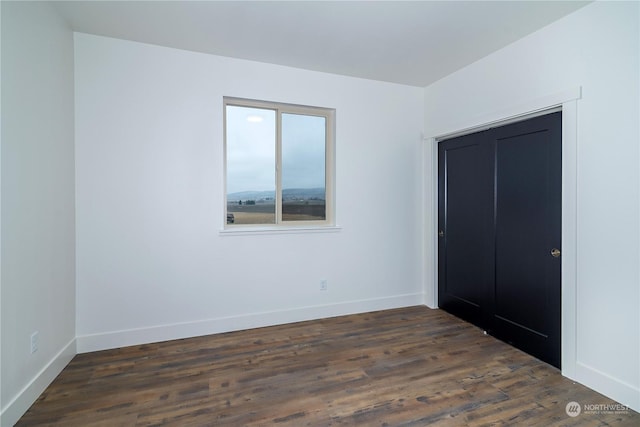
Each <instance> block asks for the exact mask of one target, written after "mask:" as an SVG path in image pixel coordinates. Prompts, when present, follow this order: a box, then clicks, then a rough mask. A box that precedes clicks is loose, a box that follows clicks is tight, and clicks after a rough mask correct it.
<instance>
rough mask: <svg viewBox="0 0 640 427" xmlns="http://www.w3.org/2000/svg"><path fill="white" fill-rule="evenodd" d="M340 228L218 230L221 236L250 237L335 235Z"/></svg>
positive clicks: (245, 228) (306, 227)
mask: <svg viewBox="0 0 640 427" xmlns="http://www.w3.org/2000/svg"><path fill="white" fill-rule="evenodd" d="M340 230H342V227H340V226H337V225H320V226H310V225H306V226H299V227H295V226H290V227H287V226H277V227H251V226H248V227H244V226H240V227H233V228H225V229H223V230H220V235H221V236H250V235H262V234H307V233H337V232H339V231H340Z"/></svg>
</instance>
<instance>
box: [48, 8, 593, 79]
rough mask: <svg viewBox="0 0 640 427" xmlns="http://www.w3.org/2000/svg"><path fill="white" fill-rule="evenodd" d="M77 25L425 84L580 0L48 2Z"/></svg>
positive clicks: (162, 42) (217, 51) (128, 36)
mask: <svg viewBox="0 0 640 427" xmlns="http://www.w3.org/2000/svg"><path fill="white" fill-rule="evenodd" d="M49 3H50V4H51V5H52V6H53V7H54V8H55V9H56V10H57V11H58V12H59V13H60V15H61V16H62V17H63V18H64V19H65V20H66V21H67V22H68V23H69V25H70V27H71V28H72V29H73V30H74V31H78V32H83V33H89V34H95V35H101V36H107V37H113V38H118V39H125V40H131V41H137V42H142V43H148V44H154V45H160V46H166V47H172V48H177V49H183V50H190V51H196V52H202V53H209V54H214V55H220V56H227V57H233V58H240V59H248V60H253V61H258V62H266V63H271V64H278V65H285V66H290V67H295V68H302V69H307V70H313V71H321V72H327V73H333V74H340V75H346V76H353V77H360V78H365V79H372V80H380V81H386V82H392V83H398V84H403V85H410V86H418V87H425V86H428V85H429V84H431V83H433V82H435V81H437V80H439V79H441V78H442V77H445V76H446V75H449V74H451V73H453V72H455V71H457V70H459V69H461V68H464V67H465V66H467V65H469V64H471V63H473V62H475V61H477V60H479V59H481V58H483V57H485V56H487V55H489V54H491V53H493V52H495V51H497V50H499V49H501V48H502V47H504V46H507V45H509V44H511V43H513V42H515V41H517V40H518V39H520V38H522V37H525V36H527V35H528V34H531V33H533V32H535V31H537V30H539V29H540V28H543V27H545V26H547V25H549V24H551V23H552V22H554V21H556V20H558V19H560V18H562V17H564V16H566V15H568V14H570V13H572V12H574V11H575V10H577V9H579V8H581V7H583V6H584V5H586V4H588V3H589V2H587V1H51V2H49Z"/></svg>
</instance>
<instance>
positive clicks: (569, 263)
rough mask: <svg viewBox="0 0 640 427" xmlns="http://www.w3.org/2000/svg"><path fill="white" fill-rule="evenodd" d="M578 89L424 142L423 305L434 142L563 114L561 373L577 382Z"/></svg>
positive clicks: (434, 281) (430, 279) (433, 220)
mask: <svg viewBox="0 0 640 427" xmlns="http://www.w3.org/2000/svg"><path fill="white" fill-rule="evenodd" d="M581 98H582V88H581V87H575V88H571V89H567V90H564V91H562V92H558V93H555V94H551V95H548V96H545V97H542V98H538V99H533V100H530V101H527V102H524V103H521V104H518V105H514V106H512V107H509V108H506V109H504V110H500V111H496V112H492V113H488V114H483V115H481V116H479V117H477V118H475V119H473V120H471V121H470V122H467V123H461V124H459V125H453V126H449V127H446V128H443V129H440V130H436V132H433V133H432V134H431V136H429V137H426V138H424V142H425V143H424V144H423V170H424V181H423V185H424V188H423V190H424V191H423V194H427V191H428V192H429V193H431V197H430V198H429V197H425V198H424V206H423V210H424V212H423V216H422V217H423V218H424V225H423V226H424V242H425V244H424V253H425V258H424V260H425V261H424V271H423V277H424V303H425V305H427V306H428V307H431V308H437V307H438V236H437V229H438V142H439V141H440V140H443V139H447V138H451V137H454V136H460V135H465V134H469V133H473V132H478V131H481V130H485V129H489V128H492V127H497V126H502V125H506V124H509V123H513V122H516V121H521V120H526V119H528V118H531V117H535V116H540V115H544V114H548V113H551V112H554V111H562V246H561V247H562V259H561V269H562V274H561V292H562V301H561V327H560V331H561V343H560V352H561V356H560V360H561V366H562V375H564V376H565V377H568V378H571V379H575V372H576V364H577V348H576V339H577V317H576V314H577V309H576V306H577V301H576V296H577V246H578V245H577V224H578V221H577V219H578V218H577V215H578V203H577V202H578V197H577V196H578V195H577V183H578V170H577V156H578V135H577V128H578V114H577V108H578V100H580V99H581Z"/></svg>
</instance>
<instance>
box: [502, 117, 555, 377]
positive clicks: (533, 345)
mask: <svg viewBox="0 0 640 427" xmlns="http://www.w3.org/2000/svg"><path fill="white" fill-rule="evenodd" d="M491 136H492V138H491V145H492V146H493V147H494V151H495V290H494V292H493V294H492V300H491V307H492V310H491V312H492V315H493V321H492V322H491V324H490V326H489V333H491V334H492V335H494V336H496V337H498V338H500V339H503V340H505V341H507V342H510V343H512V344H513V345H514V346H516V347H518V348H521V349H522V350H524V351H526V352H528V353H530V354H532V355H534V356H536V357H538V358H540V359H542V360H544V361H546V362H548V363H550V364H552V365H554V366H557V367H560V319H561V313H560V297H561V294H560V257H559V256H560V249H561V242H560V233H561V216H562V215H561V212H562V210H561V203H562V119H561V113H554V114H550V115H547V116H542V117H538V118H535V119H531V120H527V121H524V122H521V123H515V124H512V125H509V126H504V127H502V128H497V129H495V130H494V131H493V132H492V134H491ZM554 255H555V256H554Z"/></svg>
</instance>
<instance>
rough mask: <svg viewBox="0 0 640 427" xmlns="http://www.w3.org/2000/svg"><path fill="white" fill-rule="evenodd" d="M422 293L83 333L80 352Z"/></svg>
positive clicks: (411, 301) (399, 302) (335, 312)
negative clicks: (148, 326)
mask: <svg viewBox="0 0 640 427" xmlns="http://www.w3.org/2000/svg"><path fill="white" fill-rule="evenodd" d="M423 301H424V298H423V294H422V293H415V294H405V295H395V296H392V297H384V298H375V299H367V300H358V301H348V302H341V303H337V304H328V305H314V306H308V307H302V308H294V309H289V310H277V311H268V312H260V313H248V314H242V315H238V316H229V317H220V318H214V319H207V320H202V321H196V322H187V323H175V324H168V325H161V326H153V327H150V328H139V329H129V330H122V331H115V332H105V333H101V334H91V335H80V336H78V337H77V338H76V339H77V351H78V353H88V352H92V351H100V350H108V349H113V348H119V347H127V346H131V345H141V344H149V343H153V342H161V341H168V340H175V339H182V338H190V337H196V336H202V335H210V334H217V333H223V332H231V331H238V330H243V329H251V328H260V327H264V326H273V325H282V324H286V323H294V322H302V321H305V320H315V319H323V318H327V317H335V316H344V315H348V314H355V313H366V312H368V311H377V310H387V309H391V308H400V307H409V306H412V305H424V302H423Z"/></svg>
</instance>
